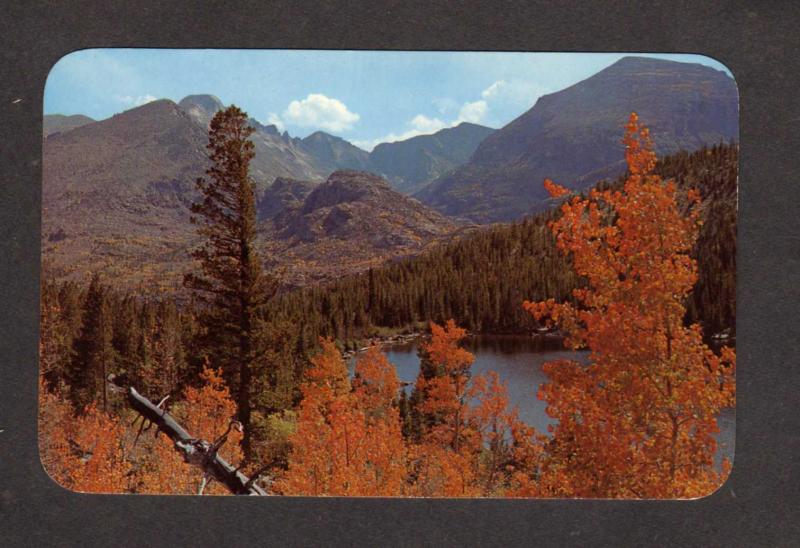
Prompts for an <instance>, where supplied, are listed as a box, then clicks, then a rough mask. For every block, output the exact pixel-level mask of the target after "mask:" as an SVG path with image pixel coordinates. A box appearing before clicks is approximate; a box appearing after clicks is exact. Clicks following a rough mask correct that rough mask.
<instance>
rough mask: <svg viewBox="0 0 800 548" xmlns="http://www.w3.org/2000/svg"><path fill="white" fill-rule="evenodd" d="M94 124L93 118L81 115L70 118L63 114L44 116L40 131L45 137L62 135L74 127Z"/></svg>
mask: <svg viewBox="0 0 800 548" xmlns="http://www.w3.org/2000/svg"><path fill="white" fill-rule="evenodd" d="M92 122H94V119H93V118H89V117H88V116H84V115H83V114H73V115H72V116H65V115H64V114H45V115H44V118H43V119H42V129H43V133H44V135H45V137H47V136H48V135H51V134H53V133H59V132H61V133H63V132H65V131H69V130H71V129H75V128H76V127H81V126H85V125H86V124H91V123H92Z"/></svg>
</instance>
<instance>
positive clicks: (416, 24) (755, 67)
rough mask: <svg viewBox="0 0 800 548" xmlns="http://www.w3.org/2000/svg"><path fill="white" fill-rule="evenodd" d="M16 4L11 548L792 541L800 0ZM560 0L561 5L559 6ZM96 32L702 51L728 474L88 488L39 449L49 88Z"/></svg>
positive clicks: (199, 42)
mask: <svg viewBox="0 0 800 548" xmlns="http://www.w3.org/2000/svg"><path fill="white" fill-rule="evenodd" d="M550 4H551V3H550V2H490V1H486V2H473V1H461V2H437V3H430V2H415V1H400V2H397V1H395V2H389V1H381V2H377V1H375V2H344V1H332V2H317V3H312V2H294V1H268V0H259V1H250V2H248V1H243V2H230V3H229V2H222V1H209V2H204V3H192V2H181V3H177V2H166V1H165V2H141V1H132V0H126V1H119V0H115V1H106V2H69V3H67V2H43V1H28V2H5V3H3V5H2V6H0V41H1V42H2V47H1V48H0V281H2V282H1V283H0V429H2V430H3V432H2V433H0V544H5V545H24V546H28V545H30V546H57V545H82V546H87V545H105V546H127V545H134V544H138V545H139V546H150V545H161V544H164V545H167V544H169V545H172V546H185V545H201V544H202V545H206V544H214V545H233V544H236V545H250V544H258V545H272V544H280V545H284V544H290V545H329V544H337V545H338V544H345V545H367V546H383V545H437V546H438V545H451V544H463V545H470V546H471V545H516V544H523V545H609V546H631V545H636V546H642V545H646V546H657V545H679V546H684V545H702V546H723V545H724V546H789V545H795V546H796V545H798V544H800V526H799V524H798V522H800V513H799V512H798V506H800V504H799V503H798V501H799V500H800V478H798V452H800V428H798V422H800V421H798V405H797V403H798V401H800V398H798V396H797V394H798V388H800V382H798V366H799V365H798V359H797V355H798V349H797V341H798V327H797V325H798V324H797V321H796V318H797V313H796V310H797V306H798V296H800V276H799V275H798V263H799V262H800V226H799V225H800V223H798V219H800V215H798V195H799V194H800V193H799V192H798V186H799V185H800V182H799V181H798V175H797V173H798V171H800V162H798V158H800V138H798V129H800V108H798V104H799V103H800V91H799V90H798V89H797V87H798V86H797V84H798V78H797V77H796V75H797V73H798V69H800V66H798V65H799V64H798V51H800V49H799V46H800V32H799V31H798V22H800V18H798V11H800V10H799V9H798V6H797V5H796V4H794V3H793V2H788V1H786V2H780V1H776V2H755V1H753V2H736V1H729V2H719V1H717V2H659V1H649V2H646V3H645V2H641V3H639V2H619V1H606V2H595V3H591V4H590V3H570V2H559V3H558V5H550ZM552 4H556V3H555V2H553V3H552ZM90 47H184V48H197V47H200V48H303V49H305V48H335V49H399V50H403V49H409V50H413V49H433V50H520V51H599V52H665V53H701V54H705V55H708V56H711V57H714V58H716V59H718V60H720V61H722V62H723V63H725V64H726V65H727V66H728V67H729V68H730V69H731V71H732V72H733V74H734V76H735V78H736V80H737V83H738V85H739V91H740V99H741V147H742V148H741V158H742V166H741V172H740V187H739V190H740V194H739V205H740V211H739V254H738V273H737V276H738V310H739V313H738V325H737V335H738V340H737V353H738V362H739V367H738V379H737V382H738V406H737V419H736V428H737V438H736V458H735V464H734V469H733V473H732V476H731V478H730V479H729V480H728V482H727V483H726V484H725V485H724V486H723V487H722V488H721V489H720V490H719V491H717V492H716V493H715V494H713V495H711V496H709V497H706V498H704V499H700V500H696V501H602V500H600V501H597V500H595V501H589V500H586V501H582V500H577V501H574V500H567V501H561V500H559V501H556V500H513V501H508V500H413V499H411V500H409V499H406V500H391V499H372V500H370V499H303V498H278V497H276V498H269V499H263V498H245V497H239V498H234V497H227V498H226V497H202V498H200V497H167V496H145V495H131V496H126V495H116V496H100V495H79V494H75V493H72V492H69V491H66V490H64V489H62V488H61V487H59V486H57V485H56V484H55V483H54V482H53V481H52V480H50V479H49V477H48V476H47V475H46V474H45V473H44V471H43V469H42V467H41V464H40V462H39V457H38V450H37V446H36V408H37V406H36V390H37V369H38V363H37V350H38V346H37V343H38V310H39V292H38V284H39V251H40V246H39V230H40V204H41V141H42V137H41V136H42V128H41V117H42V93H43V89H44V84H45V79H46V76H47V73H48V71H49V69H50V68H51V67H52V66H53V65H54V64H55V63H56V61H57V60H58V59H59V58H60V57H61V56H63V55H65V54H67V53H69V52H71V51H74V50H77V49H82V48H90Z"/></svg>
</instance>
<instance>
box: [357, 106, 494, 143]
mask: <svg viewBox="0 0 800 548" xmlns="http://www.w3.org/2000/svg"><path fill="white" fill-rule="evenodd" d="M456 104H457V103H456ZM487 110H488V106H487V104H486V101H483V100H481V101H475V102H472V103H464V104H463V105H462V106H461V109H460V110H459V113H458V117H457V118H455V119H454V120H452V121H450V122H445V121H443V120H441V119H440V118H430V117H428V116H425V115H424V114H417V115H416V116H414V117H413V118H412V119H411V120H409V121H408V122H407V123H406V125H407V126H408V128H409V129H407V130H406V131H404V132H403V133H399V134H398V133H389V134H388V135H384V136H383V137H379V138H377V139H364V140H354V141H352V143H353V144H354V145H356V146H357V147H360V148H363V149H364V150H367V151H371V150H372V149H373V148H375V147H376V146H378V145H379V144H381V143H394V142H397V141H405V140H406V139H411V138H412V137H417V136H418V135H430V134H431V133H436V132H437V131H440V130H442V129H445V128H449V127H455V126H457V125H458V124H460V123H462V122H471V123H473V124H477V123H479V122H480V121H481V120H483V118H484V117H485V116H486V112H487Z"/></svg>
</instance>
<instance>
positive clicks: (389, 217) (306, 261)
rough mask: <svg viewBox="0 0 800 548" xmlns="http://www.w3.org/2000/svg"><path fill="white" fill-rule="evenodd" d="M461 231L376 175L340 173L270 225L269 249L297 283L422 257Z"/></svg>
mask: <svg viewBox="0 0 800 548" xmlns="http://www.w3.org/2000/svg"><path fill="white" fill-rule="evenodd" d="M457 228H458V226H457V225H456V224H455V223H453V222H452V221H451V220H449V219H447V218H446V217H444V216H443V215H441V214H439V213H437V212H436V211H433V210H431V209H430V208H428V207H426V206H424V205H423V204H421V203H420V202H418V201H417V200H415V199H413V198H410V197H408V196H405V195H404V194H401V193H399V192H397V191H396V190H394V189H392V187H391V186H390V185H389V183H388V181H386V180H385V179H382V178H380V177H377V176H375V175H373V174H370V173H365V172H358V171H348V170H344V171H337V172H334V173H333V174H331V176H330V177H329V178H328V179H327V181H325V182H324V183H322V184H320V185H319V186H317V187H316V188H314V190H312V191H311V192H310V193H309V194H308V195H307V196H306V197H305V199H304V200H303V201H302V203H295V204H294V205H293V206H290V207H287V208H284V209H283V210H282V211H281V212H279V213H278V214H276V215H275V216H274V217H273V218H272V220H271V221H270V222H269V223H268V225H266V226H265V233H266V234H267V235H268V236H267V238H266V240H267V241H268V242H269V243H268V244H267V249H268V250H269V252H270V254H271V256H272V257H274V259H275V260H276V261H277V262H279V263H281V264H285V265H286V266H287V269H288V276H289V278H290V279H291V281H292V282H293V283H294V284H297V285H299V284H302V283H308V282H309V281H319V280H324V279H329V278H331V277H332V276H335V275H341V274H342V273H345V272H347V273H350V272H357V271H360V270H363V269H366V268H369V267H370V266H377V265H379V264H381V263H383V262H385V261H387V260H390V259H393V258H398V257H406V256H411V255H416V254H418V253H420V252H421V251H422V250H424V249H425V248H426V247H427V246H429V245H431V244H433V243H435V242H437V241H440V240H441V239H444V238H447V237H449V236H450V235H452V234H453V233H454V232H455V231H456V230H457Z"/></svg>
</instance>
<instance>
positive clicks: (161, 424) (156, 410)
mask: <svg viewBox="0 0 800 548" xmlns="http://www.w3.org/2000/svg"><path fill="white" fill-rule="evenodd" d="M108 382H109V383H110V384H111V386H112V389H113V390H114V391H116V392H124V393H125V395H126V397H127V401H128V405H129V406H130V408H131V409H133V410H134V411H136V412H137V413H138V414H139V415H140V416H141V417H142V421H143V422H142V426H144V421H148V422H149V423H150V425H155V426H156V428H157V431H158V432H163V433H164V434H166V435H167V437H169V439H170V440H172V443H173V444H174V447H175V451H177V452H178V453H179V454H180V455H181V457H182V458H183V460H184V462H186V463H187V464H189V465H192V466H196V467H198V468H200V469H201V470H202V471H203V481H202V485H201V487H200V493H201V494H202V491H203V488H204V487H205V485H206V483H207V482H208V481H211V480H216V481H218V482H220V483H221V484H222V485H224V486H225V488H226V489H228V491H230V492H231V493H233V494H234V495H267V494H268V493H267V492H266V491H265V490H264V489H262V488H261V487H259V486H258V485H256V483H255V480H256V479H257V478H258V475H255V476H253V477H252V478H251V477H248V476H246V475H245V474H243V473H242V472H240V471H239V469H238V468H234V467H233V466H232V465H231V464H230V463H228V462H227V461H226V460H225V459H223V458H222V457H221V456H219V454H218V451H219V448H220V447H222V445H223V444H224V443H225V440H226V439H227V434H228V432H230V427H229V428H228V432H225V434H223V435H222V436H220V437H219V438H218V439H217V440H215V441H214V442H209V441H207V440H203V439H197V438H193V437H192V436H191V435H189V433H188V432H187V431H186V429H185V428H183V427H182V426H181V425H180V424H179V423H178V421H176V420H175V418H174V417H173V416H172V415H170V414H169V413H167V412H166V410H165V409H163V408H162V407H160V406H159V405H156V404H154V403H153V402H151V401H150V400H149V399H147V398H146V397H144V396H142V395H141V394H139V392H137V391H136V389H135V388H134V387H133V386H124V385H120V384H117V383H118V382H119V380H118V379H117V378H115V377H114V376H109V379H108ZM162 403H163V401H162ZM148 428H150V426H148Z"/></svg>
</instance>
